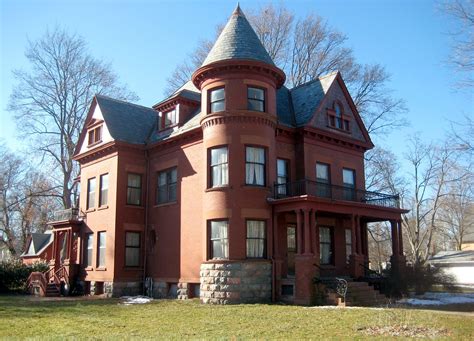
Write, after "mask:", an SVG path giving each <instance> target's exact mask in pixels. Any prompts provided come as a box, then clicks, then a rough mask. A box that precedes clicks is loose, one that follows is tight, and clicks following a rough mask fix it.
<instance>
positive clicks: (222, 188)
mask: <svg viewBox="0 0 474 341" xmlns="http://www.w3.org/2000/svg"><path fill="white" fill-rule="evenodd" d="M229 189H232V186H216V187H210V188H208V189H206V190H205V192H224V191H228V190H229Z"/></svg>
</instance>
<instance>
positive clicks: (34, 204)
mask: <svg viewBox="0 0 474 341" xmlns="http://www.w3.org/2000/svg"><path fill="white" fill-rule="evenodd" d="M0 159H1V160H2V163H0V243H3V244H4V245H6V246H7V247H8V249H9V251H10V253H11V254H12V255H13V256H16V255H18V254H19V253H21V252H22V251H24V250H25V247H26V240H27V237H28V236H29V235H30V233H31V232H42V231H44V229H45V228H46V226H47V221H48V220H49V219H48V214H50V212H51V210H52V209H54V208H55V207H58V206H59V204H60V196H58V195H57V194H55V193H57V191H56V190H55V188H54V187H52V186H51V184H50V183H49V181H48V180H47V179H46V178H45V177H44V176H43V175H42V174H40V173H38V172H35V171H34V170H31V169H30V168H29V167H28V166H27V165H26V164H25V162H23V161H22V160H21V159H19V158H18V157H16V156H15V155H14V154H13V153H11V152H10V151H8V150H7V149H6V148H5V147H4V146H3V145H0Z"/></svg>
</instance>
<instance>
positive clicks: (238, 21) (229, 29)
mask: <svg viewBox="0 0 474 341" xmlns="http://www.w3.org/2000/svg"><path fill="white" fill-rule="evenodd" d="M232 59H243V60H255V61H260V62H264V63H267V64H270V65H273V66H274V65H275V63H273V60H272V58H271V57H270V55H269V54H268V52H267V50H266V49H265V47H263V45H262V42H261V41H260V39H259V38H258V36H257V34H256V33H255V31H254V30H253V28H252V26H251V25H250V23H249V22H248V20H247V18H246V17H245V15H244V13H243V12H242V10H241V9H240V6H239V5H237V8H236V9H235V10H234V12H233V13H232V15H231V17H230V19H229V21H228V22H227V24H226V25H225V27H224V29H223V30H222V33H221V34H220V36H219V38H217V41H216V42H215V44H214V46H213V47H212V49H211V51H210V52H209V54H208V56H207V58H206V59H205V60H204V63H203V64H202V66H205V65H208V64H211V63H214V62H219V61H223V60H232Z"/></svg>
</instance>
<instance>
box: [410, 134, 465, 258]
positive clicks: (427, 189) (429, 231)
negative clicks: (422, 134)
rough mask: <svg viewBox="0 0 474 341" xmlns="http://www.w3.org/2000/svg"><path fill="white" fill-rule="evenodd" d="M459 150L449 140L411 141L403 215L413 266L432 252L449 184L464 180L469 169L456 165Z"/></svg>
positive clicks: (439, 227)
mask: <svg viewBox="0 0 474 341" xmlns="http://www.w3.org/2000/svg"><path fill="white" fill-rule="evenodd" d="M459 157H460V154H459V150H458V149H457V148H452V146H451V145H450V144H449V143H445V144H443V145H439V146H435V145H426V144H424V143H422V142H421V141H420V139H419V138H413V139H412V140H411V147H410V150H409V152H408V153H407V155H406V159H407V161H408V162H409V164H410V166H411V169H412V171H411V177H412V181H411V184H412V191H411V192H410V193H409V197H408V200H405V204H408V208H411V212H410V213H408V214H407V215H404V216H403V224H404V227H405V230H406V235H407V240H408V242H409V246H410V253H411V257H412V259H413V262H414V264H415V266H418V265H421V264H423V263H424V262H425V261H426V260H427V259H428V258H429V256H430V255H431V254H432V253H433V248H434V246H435V243H434V240H435V237H436V235H438V234H439V233H440V231H441V222H440V210H441V206H442V201H443V198H444V197H446V196H447V193H448V189H449V186H452V185H453V184H456V183H458V182H460V181H463V180H465V179H466V178H467V177H468V176H469V174H470V171H469V170H468V169H465V168H463V167H459V166H458V165H459V164H458V159H459Z"/></svg>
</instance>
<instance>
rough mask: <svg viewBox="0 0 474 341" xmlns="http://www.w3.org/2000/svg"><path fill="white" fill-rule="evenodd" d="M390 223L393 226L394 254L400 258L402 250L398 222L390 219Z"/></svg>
mask: <svg viewBox="0 0 474 341" xmlns="http://www.w3.org/2000/svg"><path fill="white" fill-rule="evenodd" d="M390 225H391V227H392V256H393V257H394V258H398V255H399V252H400V249H399V245H398V222H397V221H395V220H390Z"/></svg>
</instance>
